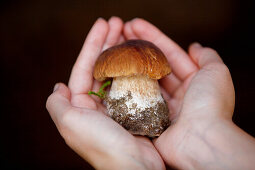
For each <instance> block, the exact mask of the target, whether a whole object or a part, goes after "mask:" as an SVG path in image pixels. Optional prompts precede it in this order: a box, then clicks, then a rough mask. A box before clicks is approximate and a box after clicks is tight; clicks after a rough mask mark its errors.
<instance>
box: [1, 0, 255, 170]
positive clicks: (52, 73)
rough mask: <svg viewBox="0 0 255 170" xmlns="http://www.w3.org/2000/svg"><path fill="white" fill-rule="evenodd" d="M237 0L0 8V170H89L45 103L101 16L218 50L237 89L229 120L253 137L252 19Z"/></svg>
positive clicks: (41, 0)
mask: <svg viewBox="0 0 255 170" xmlns="http://www.w3.org/2000/svg"><path fill="white" fill-rule="evenodd" d="M251 2H252V1H241V0H207V1H205V0H168V1H156V0H139V1H138V0H136V1H132V0H125V1H119V0H93V1H92V0H91V1H86V0H72V1H71V0H70V1H63V0H55V1H51V0H37V1H36V0H33V1H32V0H31V1H28V0H23V1H19V0H9V1H2V2H1V6H0V24H1V25H0V56H1V62H0V68H1V72H0V74H1V105H2V106H1V125H0V126H1V127H0V128H1V139H0V141H1V145H0V146H1V150H0V156H1V157H0V159H1V164H0V169H1V167H4V168H18V169H24V168H25V169H29V168H33V169H41V168H42V169H53V168H54V169H82V168H83V169H86V168H87V169H92V168H91V167H90V166H89V165H88V164H86V163H85V161H83V160H82V159H81V158H80V157H79V156H78V155H76V153H74V152H73V151H72V150H71V149H69V148H68V147H67V145H66V144H65V142H64V140H63V139H62V138H61V136H60V135H59V133H58V131H57V129H56V128H55V125H54V123H53V121H52V120H51V118H50V116H49V114H48V112H47V110H46V109H45V102H46V99H47V97H48V96H49V95H50V93H51V92H52V89H53V86H54V84H55V83H56V82H59V81H62V82H64V83H67V82H68V78H69V75H70V72H71V68H72V65H73V64H74V62H75V60H76V57H77V55H78V54H79V51H80V49H81V46H82V44H83V41H84V39H85V37H86V35H87V33H88V31H89V29H90V27H91V26H92V24H93V22H94V21H95V20H96V19H97V18H98V17H103V18H105V19H109V18H110V17H111V16H113V15H115V16H120V17H121V18H122V19H123V20H124V21H128V20H130V19H133V18H135V17H142V18H145V19H146V20H148V21H150V22H152V23H153V24H154V25H156V26H157V27H159V28H160V29H161V30H162V31H163V32H164V33H166V34H167V35H168V36H170V37H171V38H172V39H173V40H175V41H176V42H177V43H179V44H180V45H181V46H182V47H183V48H184V49H185V50H186V49H187V47H188V45H189V44H190V43H191V42H193V41H198V42H200V43H202V44H203V45H204V46H210V47H212V48H214V49H216V50H217V51H218V52H219V54H220V55H221V57H222V58H223V60H224V62H225V63H226V65H227V66H228V67H229V69H230V72H231V74H232V78H233V81H234V86H235V90H236V107H235V113H234V117H233V120H234V122H235V123H236V124H237V125H238V126H240V127H241V128H242V129H244V130H245V131H246V132H248V133H249V134H251V135H252V136H255V126H254V123H253V122H254V121H255V117H254V114H255V113H254V110H253V107H254V98H253V97H254V95H255V90H254V87H255V81H254V71H253V69H254V68H253V67H254V64H253V63H252V58H253V57H254V54H253V51H254V48H253V46H254V39H253V37H254V28H253V27H252V25H253V24H252V22H253V20H254V16H255V15H254V12H253V9H252V7H253V5H252V4H251Z"/></svg>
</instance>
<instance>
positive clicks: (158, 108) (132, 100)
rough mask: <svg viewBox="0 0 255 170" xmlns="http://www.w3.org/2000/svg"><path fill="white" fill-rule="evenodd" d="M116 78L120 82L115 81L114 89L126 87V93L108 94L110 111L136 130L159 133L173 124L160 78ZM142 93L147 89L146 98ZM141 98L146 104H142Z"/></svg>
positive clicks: (130, 129)
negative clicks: (161, 91)
mask: <svg viewBox="0 0 255 170" xmlns="http://www.w3.org/2000/svg"><path fill="white" fill-rule="evenodd" d="M114 80H115V82H116V83H114V82H113V83H112V85H113V87H112V88H111V91H110V92H112V91H113V90H116V91H117V93H118V92H119V91H118V90H122V92H123V91H124V93H122V94H121V95H119V96H118V97H116V96H115V95H111V93H108V95H107V96H106V98H105V103H106V106H107V110H108V114H109V115H110V116H111V117H112V118H113V119H114V120H115V121H116V122H118V123H119V124H120V125H122V126H123V127H124V128H125V129H127V130H128V131H130V132H131V133H132V134H135V135H144V136H148V137H156V136H159V135H160V134H161V133H163V131H164V130H165V129H166V128H167V127H168V126H169V125H170V121H169V117H168V114H169V110H168V107H167V104H166V102H165V100H164V99H163V97H162V96H161V94H160V89H159V85H158V82H157V80H152V79H149V78H147V77H144V76H135V77H127V78H119V79H118V78H117V79H116V78H115V79H114ZM114 80H113V81H114ZM116 80H117V81H116ZM120 81H121V82H120ZM127 81H129V84H127ZM123 83H124V84H125V85H124V86H126V87H123V86H122V87H117V88H116V84H117V85H123ZM143 86H147V87H143ZM123 89H124V90H123ZM116 91H115V93H116ZM113 93H114V92H113ZM138 93H139V94H138ZM140 93H143V96H142V98H140V96H141V94H140ZM137 96H138V97H137ZM138 98H139V100H140V101H138ZM153 100H154V101H153ZM136 101H137V103H136ZM141 102H144V103H145V105H143V104H142V105H141Z"/></svg>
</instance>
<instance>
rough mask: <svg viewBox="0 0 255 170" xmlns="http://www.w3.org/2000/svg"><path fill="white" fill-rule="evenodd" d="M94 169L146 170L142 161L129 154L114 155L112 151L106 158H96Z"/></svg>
mask: <svg viewBox="0 0 255 170" xmlns="http://www.w3.org/2000/svg"><path fill="white" fill-rule="evenodd" d="M94 167H95V168H96V169H110V170H115V169H116V170H119V169H123V170H125V169H127V170H128V169H139V170H140V169H142V170H143V169H144V170H145V169H148V168H146V165H145V164H144V162H143V161H142V159H140V158H138V157H137V156H135V154H131V153H125V152H121V153H114V151H112V152H110V153H108V154H107V156H105V155H104V156H101V158H99V157H98V158H97V161H96V162H95V163H94Z"/></svg>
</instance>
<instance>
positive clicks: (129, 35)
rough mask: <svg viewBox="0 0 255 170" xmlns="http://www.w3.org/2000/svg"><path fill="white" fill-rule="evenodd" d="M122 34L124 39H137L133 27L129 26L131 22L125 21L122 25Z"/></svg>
mask: <svg viewBox="0 0 255 170" xmlns="http://www.w3.org/2000/svg"><path fill="white" fill-rule="evenodd" d="M124 36H125V37H126V39H129V40H130V39H138V37H137V36H136V35H135V33H134V31H133V28H132V26H131V22H127V23H126V24H125V27H124Z"/></svg>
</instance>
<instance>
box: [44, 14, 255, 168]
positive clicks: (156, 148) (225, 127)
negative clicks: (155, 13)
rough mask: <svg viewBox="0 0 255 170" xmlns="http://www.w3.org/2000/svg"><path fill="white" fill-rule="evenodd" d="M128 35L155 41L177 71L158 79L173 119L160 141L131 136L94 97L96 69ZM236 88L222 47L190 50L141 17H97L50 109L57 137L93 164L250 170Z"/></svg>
mask: <svg viewBox="0 0 255 170" xmlns="http://www.w3.org/2000/svg"><path fill="white" fill-rule="evenodd" d="M126 39H144V40H148V41H151V42H153V43H154V44H155V45H156V46H158V47H159V48H160V49H161V50H162V51H163V52H164V54H165V55H166V57H167V59H168V62H169V63H170V65H171V67H172V71H173V72H172V74H170V75H168V76H167V77H165V78H163V79H162V80H160V85H161V87H162V93H163V96H164V98H165V100H166V101H167V103H168V106H169V109H170V113H169V117H170V119H171V120H172V122H173V124H172V125H171V126H170V127H169V128H168V129H167V130H166V131H165V132H164V133H163V134H162V135H161V136H160V137H158V138H156V139H154V140H152V141H151V140H149V139H148V138H146V137H142V136H133V135H131V134H130V133H129V132H128V131H126V130H125V129H124V128H122V127H121V126H120V125H119V124H117V123H116V122H114V121H113V120H112V119H111V118H109V116H107V114H106V110H105V107H104V106H103V105H102V101H101V100H100V99H99V98H97V97H95V96H93V97H92V96H89V95H88V91H90V90H94V91H97V90H98V89H99V87H100V83H99V82H97V81H95V80H94V79H93V75H92V72H93V66H94V63H95V61H96V59H97V57H98V55H99V54H100V53H101V52H102V51H103V50H104V49H106V48H108V47H111V46H113V45H116V44H119V43H121V42H123V41H124V40H126ZM234 101H235V94H234V87H233V83H232V79H231V75H230V73H229V70H228V68H227V67H226V65H225V64H224V63H223V61H222V60H221V58H220V56H219V55H218V54H217V52H216V51H215V50H213V49H211V48H207V47H202V46H201V45H200V44H198V43H193V44H192V45H191V46H190V47H189V49H188V52H185V51H184V50H183V49H182V48H181V47H180V46H178V44H176V43H175V42H174V41H173V40H171V39H170V38H168V37H167V36H166V35H164V34H163V33H162V32H161V31H160V30H159V29H158V28H156V27H155V26H153V25H152V24H150V23H149V22H147V21H145V20H143V19H134V20H132V21H129V22H127V23H125V24H123V22H122V21H121V19H120V18H118V17H112V18H110V19H109V21H108V22H107V21H105V20H104V19H98V20H97V21H96V22H95V24H94V26H93V27H92V28H91V30H90V32H89V34H88V36H87V38H86V41H85V43H84V45H83V47H82V50H81V52H80V54H79V56H78V59H77V61H76V63H75V65H74V67H73V70H72V73H71V77H70V80H69V84H68V87H67V86H66V85H64V84H63V83H58V84H56V86H55V88H54V92H53V93H52V94H51V95H50V96H49V98H48V100H47V104H46V105H47V109H48V111H49V113H50V115H51V117H52V119H53V121H54V123H55V124H56V126H57V128H58V130H59V132H60V134H61V135H62V137H63V138H64V140H65V141H66V143H67V145H69V146H70V147H71V148H72V149H73V150H74V151H75V152H77V153H78V154H79V155H80V156H81V157H82V158H84V159H85V160H86V161H88V162H89V163H90V164H91V165H92V166H93V167H94V168H96V169H135V168H136V169H165V165H166V164H167V165H169V166H172V167H175V168H178V169H253V168H254V167H253V165H254V160H255V139H254V138H253V137H252V136H250V135H249V134H247V133H246V132H244V131H243V130H241V129H240V128H239V127H237V126H236V125H235V124H234V123H233V122H232V115H233V111H234Z"/></svg>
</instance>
